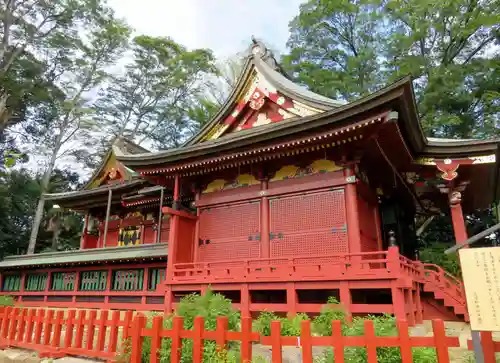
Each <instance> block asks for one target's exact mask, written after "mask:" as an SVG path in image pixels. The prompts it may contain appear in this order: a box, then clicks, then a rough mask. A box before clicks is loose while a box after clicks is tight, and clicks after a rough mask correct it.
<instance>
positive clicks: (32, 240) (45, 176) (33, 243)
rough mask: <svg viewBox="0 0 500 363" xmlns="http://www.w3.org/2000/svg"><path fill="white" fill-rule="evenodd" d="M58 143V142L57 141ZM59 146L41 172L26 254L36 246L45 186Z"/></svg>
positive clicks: (43, 205)
mask: <svg viewBox="0 0 500 363" xmlns="http://www.w3.org/2000/svg"><path fill="white" fill-rule="evenodd" d="M57 144H59V143H57ZM59 148H60V147H57V148H56V150H57V151H56V150H54V153H53V154H52V157H51V158H50V162H49V165H48V166H47V170H45V173H44V174H43V178H42V184H41V191H40V199H39V200H38V205H37V207H36V213H35V218H34V219H33V226H32V228H31V236H30V242H29V245H28V253H27V254H28V255H32V254H34V253H35V246H36V239H37V237H38V230H39V229H40V225H41V224H42V218H43V211H44V207H45V199H44V197H43V195H44V194H45V192H46V191H47V188H48V187H49V183H50V177H51V176H52V171H53V170H54V166H55V164H56V159H57V153H58V152H59Z"/></svg>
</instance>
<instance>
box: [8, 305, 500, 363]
mask: <svg viewBox="0 0 500 363" xmlns="http://www.w3.org/2000/svg"><path fill="white" fill-rule="evenodd" d="M97 315H98V314H97V311H96V310H90V311H85V310H79V311H78V312H77V311H75V310H69V311H67V312H66V313H65V312H63V311H57V312H56V311H54V310H42V309H26V308H11V307H7V308H0V348H5V347H19V348H25V349H31V350H36V351H38V352H39V353H40V356H41V357H61V356H65V355H78V356H86V357H95V358H100V359H107V360H115V359H116V358H117V357H118V356H119V352H123V350H124V348H125V345H124V344H123V342H124V341H128V342H129V343H128V344H127V345H126V346H127V348H126V349H127V353H128V356H129V358H130V363H141V356H142V353H143V352H142V347H143V341H144V338H145V337H150V338H151V352H153V353H152V354H151V356H150V362H151V363H158V362H159V358H160V357H159V354H158V351H159V348H160V347H161V342H162V339H164V338H168V339H171V351H172V352H173V353H172V356H171V362H173V363H179V362H180V360H181V348H182V344H183V340H184V339H190V340H192V341H193V352H192V354H193V362H195V363H200V362H202V360H203V347H204V344H203V343H204V341H205V340H212V341H215V342H216V344H217V345H218V346H219V347H226V346H227V345H228V343H229V342H231V341H237V342H240V344H241V351H240V356H241V362H250V361H251V360H252V344H253V343H257V342H259V343H262V344H264V345H269V346H271V347H272V362H273V363H281V362H282V348H283V347H284V346H294V347H297V346H300V347H301V348H302V361H303V362H304V363H312V362H313V352H312V348H313V347H314V346H320V347H333V348H334V355H335V362H340V363H341V362H344V348H345V347H365V348H366V353H367V358H368V362H369V363H374V362H377V352H376V349H377V348H378V347H398V348H399V349H400V352H401V358H402V362H403V363H410V362H412V348H415V347H432V348H435V349H436V355H437V358H438V362H439V363H449V361H450V360H449V354H448V348H450V347H459V341H458V338H457V337H447V336H446V335H445V327H444V323H443V321H441V320H434V321H433V322H432V327H433V332H434V335H433V336H432V337H414V336H409V334H408V323H407V322H406V321H398V323H397V327H398V333H399V334H398V336H384V337H381V336H376V335H375V329H374V325H373V321H371V320H366V321H365V323H364V336H343V335H342V330H341V322H340V321H332V335H331V336H313V335H312V334H311V322H310V321H302V322H301V335H300V337H288V336H281V327H280V322H279V321H274V322H272V323H271V335H270V336H261V335H260V334H259V333H256V332H253V331H252V320H251V318H242V320H241V329H240V331H229V330H228V320H227V318H226V317H219V318H218V319H217V326H216V329H215V330H213V331H212V330H205V328H204V320H203V318H202V317H197V318H196V319H195V321H194V328H193V329H192V330H185V329H183V326H184V319H183V318H182V317H174V318H173V320H172V328H171V329H165V328H163V317H162V316H155V317H153V318H152V324H147V318H146V317H145V316H144V315H142V314H137V315H136V316H135V318H133V312H132V311H127V312H125V315H124V319H123V320H121V319H120V312H119V311H113V312H112V313H111V314H110V312H109V311H107V310H101V311H100V313H99V316H97ZM482 341H483V347H484V355H485V362H486V363H493V362H495V351H500V343H499V342H493V339H492V335H491V333H484V332H483V333H482ZM469 349H472V347H471V346H470V342H469Z"/></svg>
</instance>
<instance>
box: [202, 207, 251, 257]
mask: <svg viewBox="0 0 500 363" xmlns="http://www.w3.org/2000/svg"><path fill="white" fill-rule="evenodd" d="M200 240H201V245H200V246H199V248H198V261H200V262H209V261H223V260H234V259H239V260H242V259H250V258H259V257H260V240H261V238H260V202H253V203H242V204H233V205H226V206H221V207H215V208H204V209H202V210H201V211H200Z"/></svg>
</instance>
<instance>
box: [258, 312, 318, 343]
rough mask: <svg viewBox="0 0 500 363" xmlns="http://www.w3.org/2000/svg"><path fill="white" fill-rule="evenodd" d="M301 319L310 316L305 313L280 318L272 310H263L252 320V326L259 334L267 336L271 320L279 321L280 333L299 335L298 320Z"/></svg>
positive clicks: (292, 335)
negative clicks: (290, 317) (289, 317)
mask: <svg viewBox="0 0 500 363" xmlns="http://www.w3.org/2000/svg"><path fill="white" fill-rule="evenodd" d="M303 320H310V318H309V316H307V315H306V314H297V315H295V316H294V317H293V318H292V319H288V318H281V317H279V316H277V315H276V314H274V313H272V312H268V311H264V312H262V313H260V315H259V317H258V318H257V319H256V320H254V322H253V328H254V330H255V331H257V332H259V333H260V334H262V335H265V336H269V335H271V322H272V321H280V322H281V335H282V336H291V337H295V336H299V335H300V322H301V321H303Z"/></svg>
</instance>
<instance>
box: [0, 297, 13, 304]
mask: <svg viewBox="0 0 500 363" xmlns="http://www.w3.org/2000/svg"><path fill="white" fill-rule="evenodd" d="M15 303H16V300H14V298H13V297H12V296H10V295H0V306H14V304H15Z"/></svg>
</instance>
